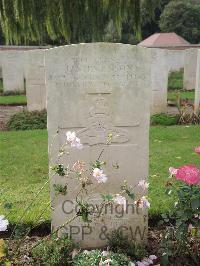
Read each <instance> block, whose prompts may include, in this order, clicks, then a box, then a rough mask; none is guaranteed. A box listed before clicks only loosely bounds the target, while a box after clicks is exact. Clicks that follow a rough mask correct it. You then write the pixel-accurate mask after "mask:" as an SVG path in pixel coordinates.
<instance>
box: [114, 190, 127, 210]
mask: <svg viewBox="0 0 200 266" xmlns="http://www.w3.org/2000/svg"><path fill="white" fill-rule="evenodd" d="M114 202H115V203H116V204H118V205H122V206H123V208H124V210H126V198H125V197H123V196H121V195H120V194H116V196H115V198H114Z"/></svg>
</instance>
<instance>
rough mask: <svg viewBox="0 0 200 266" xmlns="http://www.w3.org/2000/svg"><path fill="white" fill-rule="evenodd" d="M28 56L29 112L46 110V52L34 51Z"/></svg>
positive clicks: (27, 91)
mask: <svg viewBox="0 0 200 266" xmlns="http://www.w3.org/2000/svg"><path fill="white" fill-rule="evenodd" d="M25 55H26V64H25V65H26V67H25V73H26V74H25V75H26V96H27V108H28V111H35V110H38V111H40V110H43V109H46V86H45V66H44V50H35V51H34V50H32V51H28V52H25Z"/></svg>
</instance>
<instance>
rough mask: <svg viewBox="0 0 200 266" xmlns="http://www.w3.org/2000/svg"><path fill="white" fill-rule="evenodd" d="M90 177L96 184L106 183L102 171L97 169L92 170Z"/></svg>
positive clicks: (105, 177)
mask: <svg viewBox="0 0 200 266" xmlns="http://www.w3.org/2000/svg"><path fill="white" fill-rule="evenodd" d="M92 175H93V177H94V178H95V179H96V180H97V182H98V183H106V181H107V179H108V178H107V176H106V175H105V174H104V173H103V170H102V169H99V168H94V169H93V172H92Z"/></svg>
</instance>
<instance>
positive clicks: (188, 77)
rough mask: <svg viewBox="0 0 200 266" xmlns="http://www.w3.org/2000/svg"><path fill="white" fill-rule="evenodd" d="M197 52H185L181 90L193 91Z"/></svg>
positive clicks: (193, 50)
mask: <svg viewBox="0 0 200 266" xmlns="http://www.w3.org/2000/svg"><path fill="white" fill-rule="evenodd" d="M197 52H198V49H196V48H193V49H187V50H185V67H184V79H183V88H184V89H185V90H193V89H194V88H195V83H196V74H197V72H196V70H197Z"/></svg>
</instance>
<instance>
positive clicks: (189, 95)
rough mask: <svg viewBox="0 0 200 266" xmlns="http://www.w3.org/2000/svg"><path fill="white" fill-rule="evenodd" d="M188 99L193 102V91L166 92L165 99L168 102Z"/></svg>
mask: <svg viewBox="0 0 200 266" xmlns="http://www.w3.org/2000/svg"><path fill="white" fill-rule="evenodd" d="M178 97H180V98H181V99H189V100H192V101H194V97H195V92H194V91H168V94H167V98H168V100H170V101H176V100H177V98H178Z"/></svg>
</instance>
